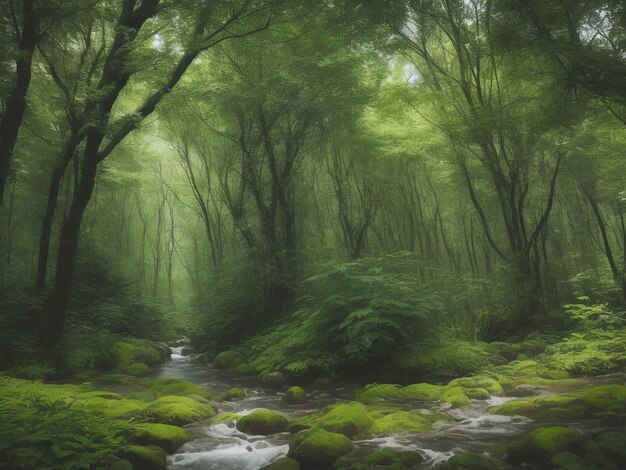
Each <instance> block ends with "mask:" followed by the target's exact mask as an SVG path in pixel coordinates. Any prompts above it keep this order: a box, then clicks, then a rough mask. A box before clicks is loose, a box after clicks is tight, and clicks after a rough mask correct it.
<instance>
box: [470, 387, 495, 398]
mask: <svg viewBox="0 0 626 470" xmlns="http://www.w3.org/2000/svg"><path fill="white" fill-rule="evenodd" d="M464 392H465V395H466V396H467V397H468V398H471V399H473V400H488V399H489V397H490V396H491V395H490V394H489V392H488V391H487V390H485V389H484V388H466V389H464Z"/></svg>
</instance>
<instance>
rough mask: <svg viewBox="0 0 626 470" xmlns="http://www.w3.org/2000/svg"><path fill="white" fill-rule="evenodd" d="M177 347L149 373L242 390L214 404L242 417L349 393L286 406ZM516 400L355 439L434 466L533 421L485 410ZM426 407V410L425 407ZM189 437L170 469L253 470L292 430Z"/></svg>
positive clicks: (307, 408)
mask: <svg viewBox="0 0 626 470" xmlns="http://www.w3.org/2000/svg"><path fill="white" fill-rule="evenodd" d="M180 349H181V348H175V349H174V350H173V351H174V353H173V354H172V360H171V361H169V362H167V363H165V364H162V365H161V366H159V367H158V368H156V369H155V371H154V372H153V376H154V377H174V378H180V379H184V380H188V381H190V382H193V383H196V384H198V385H201V386H203V387H206V388H207V389H209V390H211V391H214V392H218V393H219V392H225V391H227V390H228V389H230V388H232V387H242V388H245V389H246V393H247V397H246V398H245V399H242V400H237V401H232V402H224V403H219V404H217V406H218V411H219V412H233V413H238V414H240V415H245V414H248V413H250V412H252V411H253V410H255V409H259V408H266V409H270V410H275V411H278V412H280V413H282V414H283V415H285V416H286V417H287V418H293V417H296V416H299V415H302V414H305V413H309V412H312V411H316V410H319V409H321V408H323V407H324V406H326V405H329V404H332V403H337V402H340V401H345V400H349V399H350V396H351V393H352V392H351V391H350V390H348V389H347V388H344V387H342V386H335V387H333V388H320V389H317V390H315V389H308V390H307V392H308V393H309V396H310V398H311V399H310V401H309V402H308V403H306V404H303V405H287V404H285V403H284V402H283V401H282V400H281V395H282V393H281V391H280V390H272V389H267V388H263V387H261V386H259V384H258V383H257V382H256V381H255V380H254V377H246V376H235V375H233V374H230V373H228V372H226V371H221V370H217V369H214V368H213V367H211V366H210V365H209V366H206V365H203V364H194V363H192V362H191V361H190V358H189V357H183V356H181V355H180ZM508 400H514V398H505V397H492V398H491V399H489V400H473V401H472V408H471V409H470V410H446V412H447V413H448V414H449V415H450V416H451V417H452V418H453V419H452V420H450V421H447V422H438V423H437V424H436V425H435V427H434V429H433V430H432V431H431V432H428V433H423V434H419V435H409V436H406V435H405V436H386V437H381V438H376V439H370V440H363V441H356V442H355V444H356V445H357V446H358V447H359V448H361V449H364V450H367V449H374V448H384V447H390V448H393V449H397V450H413V451H417V452H419V453H420V454H422V455H423V456H424V459H425V460H424V464H423V468H425V469H427V468H433V467H435V466H436V465H437V464H439V463H441V462H442V461H445V460H447V459H448V458H450V457H451V456H452V455H454V454H457V453H466V452H474V453H476V452H478V453H482V452H485V451H486V450H487V449H488V448H491V447H492V446H493V444H494V443H497V442H502V441H508V440H510V439H511V437H513V436H516V435H519V434H522V433H524V432H526V431H528V430H529V429H531V428H532V427H533V425H534V423H532V422H531V421H529V420H526V419H524V418H521V417H509V416H496V415H490V414H489V413H488V409H489V408H490V407H492V406H495V405H498V404H501V403H504V402H505V401H508ZM422 406H424V408H423V409H421V411H422V412H424V413H429V412H434V411H438V410H439V409H440V408H439V407H438V406H436V405H434V404H424V405H422ZM428 406H430V408H429V407H428ZM187 430H188V432H189V435H190V437H191V440H190V441H189V442H188V443H187V444H185V445H184V446H183V447H181V448H180V449H179V450H178V451H177V452H176V453H175V454H173V455H171V456H169V457H168V468H170V469H172V470H179V469H185V470H257V469H259V468H261V467H263V466H264V465H267V464H269V463H271V462H272V461H274V460H275V459H277V458H279V457H281V456H284V455H286V454H287V450H288V441H289V437H290V434H289V433H281V434H275V435H271V436H249V435H246V434H243V433H241V432H239V431H237V430H236V429H235V427H234V426H232V425H231V426H229V425H227V424H210V423H208V424H207V423H195V424H192V425H189V426H188V427H187Z"/></svg>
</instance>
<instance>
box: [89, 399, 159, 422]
mask: <svg viewBox="0 0 626 470" xmlns="http://www.w3.org/2000/svg"><path fill="white" fill-rule="evenodd" d="M81 402H82V404H83V405H84V407H85V409H86V410H87V411H89V412H90V413H94V414H97V415H101V416H107V417H109V418H132V417H138V416H141V414H142V413H143V412H144V410H145V409H146V408H147V406H148V405H147V404H146V403H144V402H142V401H140V400H134V399H129V398H122V399H120V398H113V399H111V398H105V397H102V396H97V395H94V396H90V397H85V398H83V399H82V400H81Z"/></svg>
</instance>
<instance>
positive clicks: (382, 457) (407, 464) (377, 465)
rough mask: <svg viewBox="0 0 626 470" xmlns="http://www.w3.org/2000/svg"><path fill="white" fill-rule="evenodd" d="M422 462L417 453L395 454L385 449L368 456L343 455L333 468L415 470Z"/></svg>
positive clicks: (340, 469) (351, 469)
mask: <svg viewBox="0 0 626 470" xmlns="http://www.w3.org/2000/svg"><path fill="white" fill-rule="evenodd" d="M423 460H424V459H423V457H422V456H421V455H420V454H418V453H417V452H412V451H401V452H397V451H395V450H393V449H389V448H386V449H381V450H379V451H377V452H374V453H372V454H368V455H361V456H355V455H353V454H348V455H345V456H343V457H341V458H340V459H339V460H337V462H335V468H336V469H338V470H366V469H367V470H370V469H371V470H373V469H392V470H404V469H409V468H415V466H416V465H419V464H420V463H422V461H423Z"/></svg>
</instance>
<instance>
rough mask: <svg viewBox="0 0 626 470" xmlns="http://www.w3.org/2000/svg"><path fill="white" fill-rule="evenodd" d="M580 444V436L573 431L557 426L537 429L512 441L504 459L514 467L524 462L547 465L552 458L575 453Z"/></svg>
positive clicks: (581, 438) (581, 440) (581, 441)
mask: <svg viewBox="0 0 626 470" xmlns="http://www.w3.org/2000/svg"><path fill="white" fill-rule="evenodd" d="M582 443H583V437H582V435H581V434H580V433H579V432H577V431H574V430H573V429H570V428H564V427H559V426H555V427H546V428H538V429H535V430H534V431H532V432H531V433H529V434H526V435H525V436H523V437H522V438H520V439H518V440H516V441H514V442H513V443H512V444H511V445H510V446H509V449H508V452H507V457H506V458H507V461H508V462H510V463H512V464H514V465H520V464H522V463H524V462H530V463H534V464H539V465H549V463H550V460H552V458H553V457H554V456H556V455H557V454H560V453H563V452H571V451H575V450H577V449H579V448H580V447H581V444H582Z"/></svg>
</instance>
